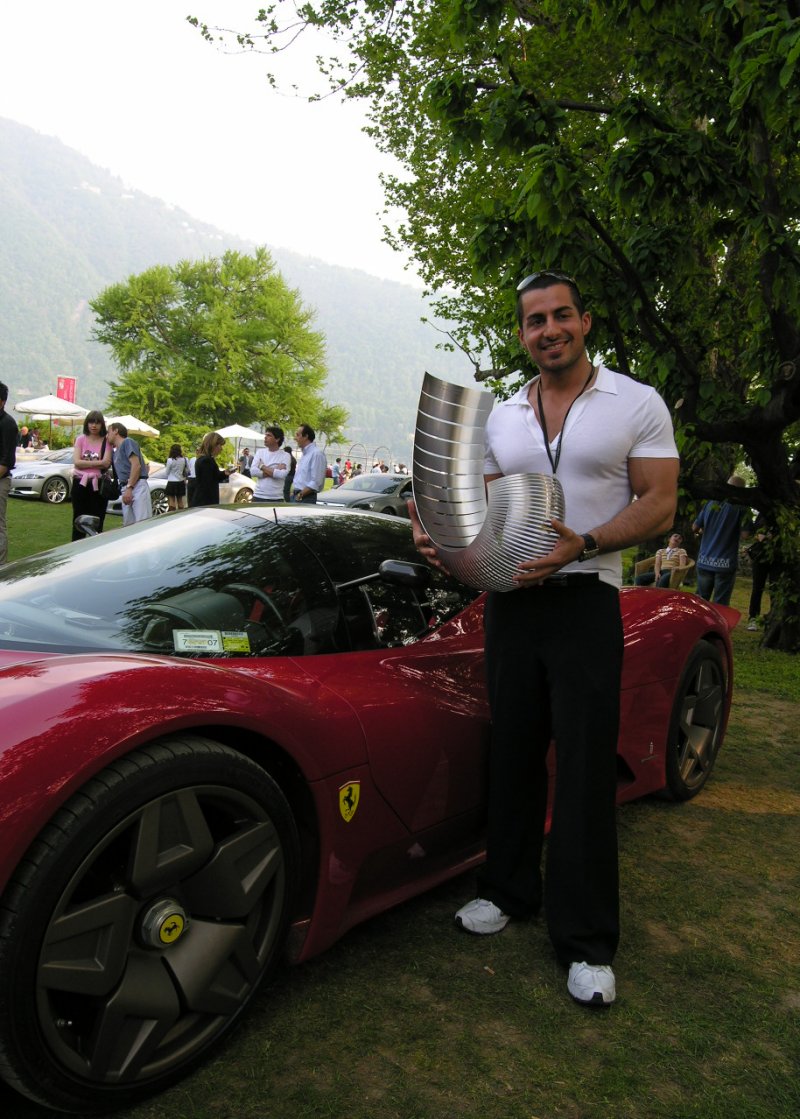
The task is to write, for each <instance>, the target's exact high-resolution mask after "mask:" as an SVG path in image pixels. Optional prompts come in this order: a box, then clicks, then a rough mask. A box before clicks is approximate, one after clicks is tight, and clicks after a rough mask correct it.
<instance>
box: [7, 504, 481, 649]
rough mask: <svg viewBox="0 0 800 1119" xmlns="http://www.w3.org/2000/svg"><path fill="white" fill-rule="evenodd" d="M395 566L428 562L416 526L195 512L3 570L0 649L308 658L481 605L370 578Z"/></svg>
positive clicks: (466, 595) (371, 643)
mask: <svg viewBox="0 0 800 1119" xmlns="http://www.w3.org/2000/svg"><path fill="white" fill-rule="evenodd" d="M386 559H401V560H403V559H404V560H410V561H412V562H414V561H418V560H419V556H418V555H417V553H416V551H415V550H414V544H413V540H412V537H411V532H410V530H409V526H408V522H405V523H403V524H401V523H399V521H398V520H397V518H388V517H386V518H383V517H381V518H373V517H369V516H366V515H361V514H352V513H344V512H343V513H341V514H332V513H327V514H325V513H323V511H322V510H317V509H316V508H313V507H312V509H308V510H299V509H297V510H295V509H291V508H287V509H285V510H282V511H281V513H280V514H278V513H276V512H273V511H268V510H255V511H250V510H249V509H248V508H247V507H244V508H240V507H239V506H231V507H228V508H227V509H225V508H218V507H217V508H213V507H209V508H204V509H196V510H190V511H189V512H188V513H182V514H178V515H177V516H174V517H170V518H165V519H161V518H158V519H157V520H150V521H145V522H143V523H141V524H138V525H132V526H131V527H130V528H127V529H125V530H124V531H123V532H120V533H118V532H108V533H104V534H102V535H100V536H95V537H93V538H90V539H88V540H83V541H79V542H78V543H75V544H67V545H63V546H62V547H60V548H54V549H52V550H51V551H49V552H42V553H40V554H38V555H34V556H29V557H28V558H27V559H24V560H18V561H17V562H16V563H11V564H7V565H6V566H5V567H4V568H3V572H2V580H0V649H17V650H26V651H33V652H58V653H76V652H88V651H93V652H108V653H114V652H117V653H119V652H125V653H151V654H153V653H158V654H161V655H168V656H179V657H213V658H220V657H223V658H225V657H270V656H277V655H288V656H304V655H305V656H308V655H311V654H320V653H334V652H342V651H346V650H348V649H367V648H375V647H378V646H381V645H393V644H408V643H411V642H413V641H415V640H418V639H419V638H420V637H422V636H424V635H425V634H428V633H430V632H431V630H432V629H435V628H437V627H438V626H439V625H441V624H443V623H444V622H445V621H447V620H448V619H449V618H452V617H453V616H454V615H455V614H457V613H458V612H459V611H461V610H463V609H464V608H465V607H466V606H467V605H468V604H469V603H470V602H471V601H472V599H473V598H475V597H476V592H475V591H472V590H470V589H469V588H468V587H464V586H462V585H461V584H458V583H456V582H455V581H454V580H452V579H450V578H449V577H448V576H446V575H445V574H444V573H443V572H440V571H432V572H431V573H430V582H429V583H428V584H427V585H426V586H425V587H424V588H420V589H414V588H412V587H408V586H404V585H402V586H394V585H387V584H384V583H381V582H380V581H375V579H374V576H375V573H376V572H377V571H378V568H379V566H380V564H381V563H382V561H383V560H386ZM365 577H366V578H367V579H368V582H367V583H365V584H358V585H353V580H360V579H362V578H365ZM339 584H346V587H345V588H342V587H341V586H339Z"/></svg>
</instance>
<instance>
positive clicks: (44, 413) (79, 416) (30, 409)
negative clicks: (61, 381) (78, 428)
mask: <svg viewBox="0 0 800 1119" xmlns="http://www.w3.org/2000/svg"><path fill="white" fill-rule="evenodd" d="M14 411H15V412H20V413H22V414H23V415H26V416H31V417H32V418H33V419H34V420H49V421H50V436H51V437H52V434H53V419H54V418H55V419H60V420H71V421H72V422H73V423H80V422H81V421H82V420H83V419H84V418H85V417H86V416H87V415H88V414H89V409H88V408H81V406H80V404H72V403H70V401H69V400H62V399H61V397H60V396H53V394H52V393H48V395H47V396H34V397H32V398H31V399H30V400H20V401H19V403H17V404H15V405H14Z"/></svg>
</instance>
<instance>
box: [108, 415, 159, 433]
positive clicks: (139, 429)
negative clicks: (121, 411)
mask: <svg viewBox="0 0 800 1119" xmlns="http://www.w3.org/2000/svg"><path fill="white" fill-rule="evenodd" d="M109 424H122V425H123V426H124V427H126V428H127V429H128V435H152V436H156V435H160V434H161V432H160V430H159V429H158V428H157V427H151V426H150V424H146V423H145V422H144V420H138V419H137V418H136V416H110V417H109V418H107V419H106V427H108V426H109Z"/></svg>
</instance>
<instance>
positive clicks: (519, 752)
mask: <svg viewBox="0 0 800 1119" xmlns="http://www.w3.org/2000/svg"><path fill="white" fill-rule="evenodd" d="M517 318H518V325H519V331H518V335H519V340H520V343H521V344H522V346H523V348H524V349H525V350H526V351H527V353H528V354H529V355H530V357H531V359H532V361H533V362H534V364H535V365H536V367H537V369H538V375H537V376H536V377H534V378H533V379H532V380H530V381H529V382H528V383H527V384H526V385H524V386H523V387H522V388H521V389H520V390H519V392H517V393H516V394H515V395H514V396H512V397H511V398H510V399H509V400H506V401H503V402H502V403H501V404H500V405H499V406H498V407H496V408H495V409H494V411H493V412H492V414H491V415H490V417H489V420H488V423H487V426H486V457H485V467H484V469H485V478H486V481H487V483H488V482H489V481H491V480H492V479H494V478H499V477H501V476H503V475H510V474H527V473H542V474H551V473H552V474H553V475H557V477H558V479H559V481H560V482H561V485H562V487H563V489H564V495H565V499H566V519H567V521H568V525H567V524H562V523H561V522H559V521H555V520H554V521H553V522H552V524H553V528H554V530H555V534H556V541H555V544H554V547H553V549H552V551H551V552H550V553H549V554H548V555H546V556H543V557H541V558H538V559H535V560H534V559H532V560H527V561H525V562H523V563H521V564H520V565H519V568H518V571H517V576H516V580H515V581H516V584H517V588H518V589H517V590H516V591H512V592H511V593H499V592H491V593H490V594H489V595H488V596H487V601H486V610H485V623H486V670H487V680H488V692H489V702H490V707H491V713H492V747H491V752H490V763H489V764H490V776H489V821H488V836H487V859H486V864H485V866H484V867H483V868H482V870H481V872H480V873H479V876H478V889H479V891H480V896H479V897H478V898H476V899H475V900H474V901H472V902H469V903H468V904H467V905H465V906H463V907H462V908H461V909H460V910H459V911H458V913H457V914H456V921H457V923H458V924H459V925H460V926H461V927H462V928H463V929H465V930H466V931H468V932H471V933H477V934H487V933H498V932H500V931H501V930H502V929H504V928H505V927H506V925H507V924H508V922H509V920H510V919H511V918H514V917H517V918H527V917H531V916H533V915H535V914H536V913H538V912H539V910H540V908H542V907H543V908H544V911H545V914H546V918H547V924H548V930H549V933H550V938H551V941H552V943H553V947H554V949H555V952H556V955H557V957H558V959H559V960H560V961H561V963H562V964H563V965H564V966H565V968H567V969H568V979H567V989H568V991H569V993H570V994H571V995H572V997H573V998H574V999H576V1001H578V1002H580V1003H583V1004H585V1005H587V1006H593V1007H594V1006H596V1007H606V1006H609V1005H610V1004H611V1003H612V1002H613V1001H614V998H615V996H616V986H615V978H614V973H613V970H612V967H611V964H612V962H613V959H614V955H615V952H616V949H617V944H618V941H619V901H618V873H617V838H616V815H615V798H616V776H617V775H616V748H617V737H618V731H619V690H620V679H621V672H622V645H623V638H622V621H621V618H620V607H619V593H618V590H619V587H620V585H621V582H622V563H621V551H622V549H623V548H626V547H628V546H629V545H630V544H633V543H636V542H638V541H640V540H645V539H648V538H649V537H651V536H654V535H656V534H657V533H659V532H662V531H665V530H666V529H668V528H669V527H670V526H671V524H672V518H673V515H674V512H675V505H676V497H677V477H678V453H677V450H676V447H675V440H674V437H673V433H672V424H671V421H670V417H669V412H668V411H667V408H666V405H665V404H664V402H663V401H662V400H661V398H660V397H659V396H658V394H657V393H656V392H655V391H654V390H653V389H651V388H649V387H647V386H645V385H642V384H639V383H637V382H635V381H633V380H631V378H629V377H625V376H622V375H621V374H619V373H615V372H613V371H612V370H611V369H608V368H606V367H605V366H604V365H602V364H598V365H596V366H595V365H593V364H592V362H591V360H590V359H589V356H588V354H587V352H586V337H587V335H588V334H589V331H590V329H591V325H592V319H591V315H590V314H589V312H588V311H586V309H585V308H584V305H583V300H582V299H581V295H580V292H579V290H578V287H577V284H576V283H575V281H574V280H573V279H572V278H571V277H569V276H565V275H563V274H562V273H558V272H549V271H542V272H535V273H533V274H532V275H531V276H528V277H526V279H524V280H523V281H522V283H521V284H520V285H519V286H518V288H517ZM634 497H636V498H637V500H636V501H634V500H633V498H634ZM411 512H412V522H413V525H414V537H415V541H416V543H417V547H418V548H419V549H420V551H421V552H422V554H423V555H426V556H427V557H428V559H429V560H431V562H434V563H436V562H437V557H436V552H435V549H434V548H433V546H432V545H431V542H430V540H429V539H428V537H427V536H425V534H424V532H423V530H422V526H421V525H420V524H419V521H418V519H417V518H416V517H415V516H414V515H413V510H412V511H411ZM568 526H569V527H568ZM551 739H553V740H555V748H556V770H557V774H558V778H557V781H556V785H555V800H554V805H553V815H552V826H551V831H550V837H549V841H548V848H547V865H546V874H545V877H544V882H543V880H542V874H541V869H540V863H541V856H542V845H543V834H544V823H545V810H546V804H547V783H548V782H547V771H546V768H545V756H546V754H547V749H548V746H549V743H550V741H551Z"/></svg>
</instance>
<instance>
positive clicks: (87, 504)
mask: <svg viewBox="0 0 800 1119" xmlns="http://www.w3.org/2000/svg"><path fill="white" fill-rule="evenodd" d="M107 505H108V501H107V500H106V498H104V497H102V496H101V495H100V492H99V491H98V490H95V489H93V488H92V487H91V486H82V485H81V484H80V483H79V482H78V480H77V479H73V483H72V539H73V540H83V538H84V537H83V533H82V532H78V530H77V529H76V528H75V518H76V517H82V516H83V515H84V514H86V513H88V514H89V516H91V517H99V519H100V527H99V529H98V532H102V531H103V522H104V521H105V519H106V506H107Z"/></svg>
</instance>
